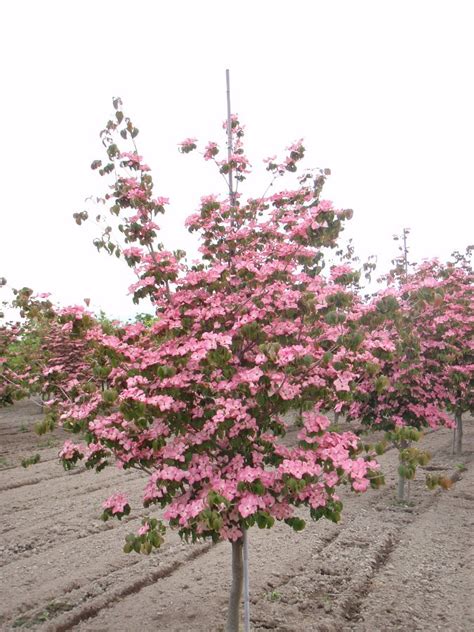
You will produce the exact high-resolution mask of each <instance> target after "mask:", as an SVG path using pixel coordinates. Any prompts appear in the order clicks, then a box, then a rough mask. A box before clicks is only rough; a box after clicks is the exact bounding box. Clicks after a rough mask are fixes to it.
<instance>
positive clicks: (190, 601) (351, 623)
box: [0, 402, 474, 632]
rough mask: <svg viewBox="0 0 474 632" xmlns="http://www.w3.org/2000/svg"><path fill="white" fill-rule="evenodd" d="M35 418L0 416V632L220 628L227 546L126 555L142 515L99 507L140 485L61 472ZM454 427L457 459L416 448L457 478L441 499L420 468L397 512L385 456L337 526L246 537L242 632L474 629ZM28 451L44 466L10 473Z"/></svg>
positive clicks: (473, 468)
mask: <svg viewBox="0 0 474 632" xmlns="http://www.w3.org/2000/svg"><path fill="white" fill-rule="evenodd" d="M38 419H39V415H38V410H37V409H35V407H34V406H33V405H32V404H31V403H28V402H24V403H20V404H17V405H16V406H15V407H14V408H7V409H0V501H1V520H0V530H1V537H0V565H1V571H0V595H1V599H0V629H1V630H16V629H20V630H22V629H33V630H37V631H41V632H43V631H51V632H53V631H54V632H59V631H63V630H77V631H79V632H85V631H91V632H110V631H112V630H113V631H114V632H135V631H140V632H147V631H150V632H151V631H152V630H153V631H163V632H186V631H199V632H201V631H202V632H218V631H221V630H223V622H224V620H225V611H226V604H227V597H228V591H229V586H230V546H229V545H228V544H226V543H221V544H218V545H215V546H213V545H208V544H200V545H186V544H184V543H181V542H180V541H179V538H178V537H177V536H176V535H175V534H171V535H170V534H168V537H167V542H166V544H165V545H164V547H163V548H162V550H160V551H159V552H157V553H155V554H153V555H151V556H150V557H142V556H138V555H134V554H131V555H125V554H124V553H123V552H122V545H123V538H124V536H125V535H126V534H127V533H128V532H131V531H136V528H137V524H138V520H139V518H138V517H137V516H136V517H134V518H132V519H128V520H124V521H122V523H119V522H114V523H111V522H107V523H103V522H101V521H100V520H99V516H100V513H101V508H100V505H101V502H102V500H103V499H104V498H106V497H107V496H108V495H110V494H111V493H113V492H114V491H118V490H121V491H127V492H128V493H129V494H130V496H131V498H132V499H133V500H134V502H133V505H134V506H139V504H140V501H139V499H140V494H141V489H142V486H143V484H144V479H143V478H141V477H140V475H139V474H136V473H124V472H120V471H118V470H115V469H112V468H111V469H110V470H106V471H104V472H102V473H101V474H96V473H94V472H87V471H85V470H84V469H82V468H79V469H77V470H74V471H73V472H70V473H66V472H64V471H63V470H62V468H61V466H60V465H59V464H58V462H57V459H56V457H57V452H58V447H59V445H60V444H61V436H60V435H61V433H60V432H56V433H55V434H54V435H52V436H51V435H47V436H46V438H38V437H37V436H36V435H35V434H34V433H33V432H32V427H33V425H34V423H35V421H37V420H38ZM465 426H466V428H465V444H464V447H465V452H464V454H463V456H462V458H459V457H457V458H456V457H452V456H451V454H450V447H451V432H450V431H446V430H440V431H437V432H434V433H431V434H429V435H427V436H426V437H425V439H424V445H425V446H426V447H427V448H428V449H429V450H430V451H431V452H432V454H433V459H432V461H431V463H430V465H429V466H428V468H431V469H434V470H435V471H440V472H445V473H446V474H447V475H449V476H454V478H459V480H458V481H457V482H456V483H455V485H454V486H453V487H452V488H451V490H449V491H447V492H445V491H442V490H437V491H435V492H430V491H428V490H427V489H426V488H425V486H424V483H423V479H424V475H423V472H421V471H419V473H418V474H417V478H416V480H415V481H414V482H413V483H412V500H413V502H414V505H413V506H412V507H408V508H400V507H398V506H397V505H396V504H395V503H394V502H393V498H394V493H395V471H396V457H397V455H396V452H395V451H393V450H392V451H389V452H388V453H387V454H385V455H384V456H383V457H382V458H381V462H382V465H383V468H384V471H385V473H386V476H387V485H386V486H385V487H384V488H383V489H382V490H378V491H373V492H372V491H371V492H368V493H366V494H364V495H362V496H356V495H354V494H351V493H346V494H343V500H344V504H345V508H344V511H343V520H342V523H340V524H339V525H334V524H331V523H328V522H326V521H320V522H317V523H311V522H310V523H309V524H308V527H307V528H306V529H305V530H304V531H303V532H302V533H294V532H293V531H291V530H290V529H289V528H288V527H286V526H285V525H283V526H279V527H278V528H275V529H272V530H271V531H265V532H263V531H259V530H258V529H253V530H252V531H251V532H250V537H249V542H250V544H249V548H250V582H251V602H252V604H251V622H252V630H253V631H254V632H263V631H268V630H276V631H280V632H300V631H301V632H305V631H308V632H309V631H319V632H339V631H342V632H345V631H357V632H362V631H366V632H370V631H385V630H400V631H401V630H403V631H410V632H412V631H423V632H427V631H428V632H431V631H435V630H443V631H446V630H449V631H452V632H457V631H471V630H474V568H473V566H474V537H473V532H474V511H473V509H474V487H473V483H474V422H472V421H470V422H468V423H466V424H465ZM38 444H39V445H38ZM35 452H38V453H39V454H40V456H41V462H40V463H39V464H37V465H35V466H32V467H30V468H28V469H24V468H23V467H21V465H20V461H21V459H22V458H24V457H27V456H30V455H31V454H32V453H35ZM461 465H463V466H464V467H460V466H461Z"/></svg>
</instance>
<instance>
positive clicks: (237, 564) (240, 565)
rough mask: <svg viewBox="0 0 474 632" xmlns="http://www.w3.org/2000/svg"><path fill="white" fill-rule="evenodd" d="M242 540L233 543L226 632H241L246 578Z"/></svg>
mask: <svg viewBox="0 0 474 632" xmlns="http://www.w3.org/2000/svg"><path fill="white" fill-rule="evenodd" d="M242 551H243V541H242V538H241V539H240V540H237V541H236V542H232V586H231V589H230V599H229V611H228V613H227V627H226V632H239V623H240V601H241V599H242V585H243V577H244V562H243V556H242Z"/></svg>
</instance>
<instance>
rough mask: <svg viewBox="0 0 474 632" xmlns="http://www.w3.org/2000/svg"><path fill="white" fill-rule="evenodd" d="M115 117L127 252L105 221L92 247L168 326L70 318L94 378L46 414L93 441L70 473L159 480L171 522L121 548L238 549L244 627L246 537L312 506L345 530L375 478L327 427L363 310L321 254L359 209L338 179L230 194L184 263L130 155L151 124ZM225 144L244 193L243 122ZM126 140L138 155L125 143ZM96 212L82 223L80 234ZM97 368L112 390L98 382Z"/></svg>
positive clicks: (154, 488)
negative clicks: (116, 470) (171, 535)
mask: <svg viewBox="0 0 474 632" xmlns="http://www.w3.org/2000/svg"><path fill="white" fill-rule="evenodd" d="M114 108H115V115H114V119H113V120H110V121H109V122H108V124H107V126H106V128H105V130H104V131H103V132H102V135H101V136H102V139H103V144H104V147H105V149H106V153H107V161H106V162H105V164H104V163H103V162H102V161H100V160H98V161H94V163H93V164H92V168H93V169H98V170H99V172H100V174H101V175H103V176H108V175H111V177H112V180H113V182H112V184H111V185H110V187H109V189H108V191H107V193H106V195H105V197H104V198H103V200H102V201H103V203H104V204H105V205H106V207H108V210H109V211H110V214H111V216H112V217H114V216H115V217H116V218H117V223H118V233H119V239H118V238H117V234H116V233H115V232H114V228H113V226H112V225H110V224H109V223H108V222H107V223H106V225H105V226H104V230H103V233H102V235H101V236H100V237H99V238H98V239H96V240H95V245H96V246H97V248H98V249H99V250H100V249H105V250H106V251H107V252H109V253H110V254H113V255H114V256H117V257H118V258H123V259H125V261H126V262H127V264H128V265H129V266H130V267H131V268H132V269H133V270H134V272H135V274H136V277H137V281H136V283H134V284H133V285H132V287H131V292H132V293H133V300H134V301H135V302H139V301H140V300H142V299H143V298H145V297H147V298H149V299H150V300H151V302H152V304H153V306H154V309H155V310H156V316H157V318H156V320H154V321H152V322H151V323H150V324H149V325H148V326H145V325H144V324H142V323H134V324H128V325H118V324H116V325H115V326H114V327H113V328H111V329H109V330H108V331H105V330H104V327H103V326H102V325H101V324H100V323H98V322H97V321H94V319H92V318H90V317H89V316H87V317H84V316H83V315H82V314H79V313H78V312H77V311H76V312H72V311H69V312H66V313H63V314H62V318H63V321H64V320H65V321H66V322H65V323H64V322H63V328H62V329H61V331H62V332H64V331H65V325H68V323H69V325H68V327H67V328H66V333H67V334H68V335H71V334H73V333H74V332H75V333H77V336H78V337H79V338H80V339H81V340H82V341H83V344H84V345H85V347H84V353H83V354H82V355H81V357H86V358H87V363H88V366H89V369H87V370H83V368H84V367H83V366H82V364H81V363H80V365H79V366H78V367H76V369H75V371H74V375H73V376H65V375H64V374H63V373H62V371H61V370H60V368H59V369H58V370H57V372H56V375H57V376H58V377H59V381H60V384H58V389H57V390H58V392H61V391H62V392H63V395H65V396H64V397H61V398H59V397H58V398H55V399H54V401H51V402H50V403H49V404H50V413H51V414H52V415H56V416H57V418H59V420H60V422H61V423H62V425H63V426H64V427H65V428H67V429H69V430H72V431H74V432H78V433H81V434H82V435H83V436H84V438H85V445H80V444H74V443H72V442H70V441H69V442H67V443H66V444H65V446H64V448H63V450H62V452H61V456H62V459H63V462H64V465H65V467H67V468H69V467H72V466H73V465H74V464H75V463H76V462H77V461H78V460H80V459H84V460H85V463H86V465H87V466H88V467H95V468H97V469H102V468H103V467H105V466H106V465H107V464H108V463H110V462H112V461H116V462H117V463H119V464H120V466H121V467H123V468H135V469H138V470H141V471H142V472H144V473H146V475H147V476H148V482H147V483H146V486H145V489H144V496H143V501H144V504H145V506H147V507H148V506H152V505H159V506H160V507H162V508H163V509H164V514H163V518H162V520H158V519H157V518H151V517H149V518H145V519H144V520H143V523H142V526H141V527H140V529H139V530H138V532H137V533H135V534H131V535H130V536H128V537H127V542H126V544H125V551H127V552H131V551H137V552H143V553H149V552H150V551H151V550H152V549H153V548H154V547H159V546H160V545H161V543H162V542H163V537H164V534H165V529H166V524H168V525H169V526H170V527H171V528H175V529H177V530H178V532H179V534H180V535H181V536H182V537H183V538H185V539H187V540H188V539H189V540H191V541H196V540H198V539H204V538H211V539H212V540H213V541H219V540H228V541H229V542H231V544H232V556H233V565H232V568H233V583H232V590H231V599H230V607H229V614H228V623H227V628H228V630H232V631H233V630H237V629H238V621H239V603H240V597H241V592H242V538H243V534H244V531H245V530H246V529H249V528H250V527H252V526H254V525H257V526H258V527H260V528H271V527H272V526H273V524H274V523H275V521H276V520H278V521H284V522H286V523H287V524H288V525H289V526H290V527H292V528H293V529H295V530H298V531H299V530H301V529H303V528H304V526H305V521H304V519H303V518H302V517H301V513H300V509H299V508H303V507H307V508H308V510H309V514H310V516H311V518H313V519H315V520H317V519H320V518H322V517H326V518H328V519H330V520H334V521H338V520H339V518H340V513H341V509H342V503H341V502H340V500H339V497H338V495H337V493H336V488H337V487H338V486H339V485H340V484H343V483H344V484H348V485H349V486H350V487H351V488H352V489H353V490H355V491H356V492H362V491H364V490H366V489H367V487H368V486H369V484H371V483H372V484H373V485H377V484H378V482H379V481H380V475H379V474H378V473H377V467H378V466H377V463H376V462H375V461H373V460H372V458H371V457H370V456H369V455H366V456H363V455H362V453H361V450H360V447H359V443H358V439H357V437H356V436H355V435H354V434H353V433H351V432H344V433H341V434H338V433H334V432H330V431H329V430H328V428H329V425H330V422H329V419H328V418H327V416H326V415H325V414H324V412H325V411H326V410H328V409H330V408H332V407H333V406H334V401H335V400H337V399H338V398H339V397H342V398H344V396H345V394H346V393H349V392H350V391H351V389H353V388H354V384H355V376H354V374H353V373H352V372H351V361H350V358H351V353H352V354H353V353H355V352H356V350H357V349H360V348H361V345H362V342H363V339H362V338H361V337H360V336H358V334H357V331H355V324H354V323H355V322H356V319H351V318H350V317H348V314H350V312H351V310H352V309H359V307H358V306H357V301H356V300H355V298H354V294H353V292H352V291H351V290H350V285H349V284H348V283H346V282H345V281H344V279H346V280H347V274H348V271H347V270H343V271H341V270H335V271H333V275H332V277H331V278H324V277H323V276H322V275H321V269H322V265H323V260H324V250H325V249H326V248H332V247H334V246H335V245H336V244H337V240H338V237H339V234H340V231H341V230H342V227H343V222H344V221H345V220H346V219H348V218H349V217H350V216H351V211H346V210H336V209H335V208H334V207H333V205H332V204H331V203H330V202H328V201H324V200H321V199H320V193H321V188H322V184H323V183H324V179H325V177H326V175H327V172H325V171H320V170H318V171H313V172H311V171H310V172H305V173H303V175H302V176H301V177H299V179H298V180H297V182H296V186H293V187H291V188H282V189H281V190H280V191H278V192H275V193H273V192H272V193H271V194H265V195H263V196H262V197H259V198H249V199H247V200H245V201H244V200H243V199H242V196H241V194H240V193H238V192H237V189H236V188H235V189H233V188H232V187H230V190H229V192H228V194H227V195H224V196H222V197H220V196H216V195H207V196H205V197H203V198H201V202H200V205H199V208H198V210H197V212H196V213H194V214H193V215H191V216H190V217H189V218H188V219H187V222H186V225H187V228H188V230H190V231H191V232H197V233H198V235H199V238H200V248H199V251H200V255H201V259H200V260H199V261H196V262H193V263H192V264H189V263H188V262H187V260H186V258H185V253H184V252H182V251H175V252H171V251H170V250H167V249H166V248H165V246H164V245H163V244H162V243H160V242H159V241H158V239H157V232H158V230H159V225H158V224H157V223H156V218H157V216H158V215H160V214H161V213H163V212H164V210H165V207H166V206H167V205H168V200H167V199H166V198H165V197H161V196H157V195H156V194H155V192H154V184H153V180H152V177H151V175H150V169H149V167H148V166H147V165H146V164H145V163H144V162H143V160H142V158H141V156H140V155H139V153H138V150H137V147H136V144H135V142H136V141H135V139H136V136H137V134H138V129H137V128H136V127H135V126H134V125H133V123H132V121H131V120H130V119H129V118H127V117H125V116H124V114H123V113H122V110H121V102H120V100H119V99H114ZM227 131H228V133H229V138H230V141H231V143H230V144H231V148H232V150H231V151H229V152H228V155H227V157H224V158H222V159H221V158H220V150H219V147H218V145H217V143H213V142H211V143H209V144H207V146H206V147H205V149H204V151H203V155H204V159H205V160H206V161H211V162H213V163H215V165H216V166H217V168H218V170H219V172H220V173H221V174H222V175H224V176H226V177H227V176H229V177H230V176H232V177H233V179H234V181H235V182H236V183H238V184H240V183H242V182H243V181H244V180H245V177H246V175H247V173H248V172H249V169H250V164H249V160H248V159H247V157H246V155H245V153H244V150H243V145H242V142H243V137H244V129H243V127H242V126H241V124H240V122H239V120H238V118H237V117H236V116H233V117H232V119H231V129H228V130H227ZM123 141H125V142H129V143H130V147H129V148H128V149H127V150H124V149H122V148H120V147H119V145H120V143H122V142H123ZM195 149H197V141H195V139H186V140H185V141H184V142H182V143H181V144H180V150H181V151H182V152H183V153H189V152H191V151H193V150H195ZM304 152H305V150H304V146H303V143H302V141H298V142H297V143H295V144H293V145H291V146H290V147H289V148H288V154H287V156H286V157H285V158H284V159H283V160H281V161H277V160H276V159H274V158H271V159H268V160H267V170H268V172H269V174H270V177H271V182H272V184H273V183H274V182H276V181H277V180H278V179H279V178H280V177H282V176H283V175H288V174H292V173H293V172H295V171H296V170H297V167H298V163H300V161H301V160H302V159H303V157H304ZM231 181H232V180H231ZM87 217H88V214H87V212H86V211H82V212H80V213H76V214H75V219H76V222H77V223H78V224H81V223H82V222H83V221H85V220H86V219H87ZM97 219H98V220H102V219H103V217H101V216H99V217H98V218H97ZM120 240H121V241H120ZM344 274H345V275H346V277H344ZM349 280H350V271H349ZM77 323H80V325H78V324H77ZM81 344H82V343H81ZM90 367H93V375H94V376H95V377H96V378H100V380H101V381H102V382H101V383H99V382H98V380H97V379H90V376H89V374H90ZM291 411H293V412H294V413H295V414H296V416H297V423H299V425H300V431H299V434H298V440H299V443H298V445H295V446H288V445H286V444H285V443H284V442H283V441H282V437H284V435H285V432H286V428H287V424H288V421H287V414H288V413H290V412H291ZM129 512H130V505H129V502H128V499H127V497H126V495H125V494H123V493H121V492H118V493H117V494H114V495H113V496H112V497H111V498H109V499H107V500H106V501H105V502H104V514H103V518H104V519H108V518H109V517H118V518H120V517H122V516H123V515H125V514H128V513H129Z"/></svg>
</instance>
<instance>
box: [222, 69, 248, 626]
mask: <svg viewBox="0 0 474 632" xmlns="http://www.w3.org/2000/svg"><path fill="white" fill-rule="evenodd" d="M225 79H226V85H227V160H228V162H230V160H231V157H232V114H231V109H230V73H229V69H228V68H227V69H226V71H225ZM229 197H230V203H231V205H232V206H233V205H235V192H234V183H233V178H232V169H229ZM243 540H244V542H243V544H244V632H250V599H249V548H248V540H247V529H244V535H243Z"/></svg>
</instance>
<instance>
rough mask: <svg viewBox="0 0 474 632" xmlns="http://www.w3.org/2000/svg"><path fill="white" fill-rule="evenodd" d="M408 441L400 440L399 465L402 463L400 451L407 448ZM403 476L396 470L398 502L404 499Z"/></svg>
mask: <svg viewBox="0 0 474 632" xmlns="http://www.w3.org/2000/svg"><path fill="white" fill-rule="evenodd" d="M408 445H409V444H408V441H405V440H402V441H401V443H400V457H399V460H398V462H399V465H403V462H402V451H403V450H405V448H408ZM405 481H406V479H405V477H404V476H402V475H401V474H400V472H398V501H399V502H401V503H402V502H404V501H405Z"/></svg>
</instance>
